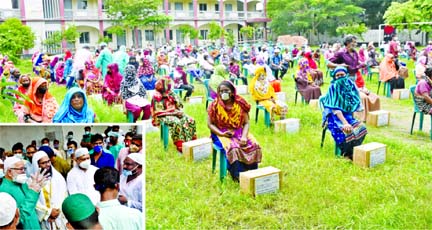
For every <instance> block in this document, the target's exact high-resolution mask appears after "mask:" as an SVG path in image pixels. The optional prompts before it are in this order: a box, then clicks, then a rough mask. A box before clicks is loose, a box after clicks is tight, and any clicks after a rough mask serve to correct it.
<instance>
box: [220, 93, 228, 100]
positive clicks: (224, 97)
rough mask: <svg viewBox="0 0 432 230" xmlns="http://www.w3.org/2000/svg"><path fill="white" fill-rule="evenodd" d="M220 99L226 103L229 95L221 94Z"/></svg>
mask: <svg viewBox="0 0 432 230" xmlns="http://www.w3.org/2000/svg"><path fill="white" fill-rule="evenodd" d="M221 98H222V100H224V101H226V100H228V99H229V98H230V95H229V93H222V94H221Z"/></svg>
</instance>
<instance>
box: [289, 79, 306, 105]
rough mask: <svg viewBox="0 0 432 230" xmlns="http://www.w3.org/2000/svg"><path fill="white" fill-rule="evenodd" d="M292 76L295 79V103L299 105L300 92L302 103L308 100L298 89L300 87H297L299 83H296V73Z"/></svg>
mask: <svg viewBox="0 0 432 230" xmlns="http://www.w3.org/2000/svg"><path fill="white" fill-rule="evenodd" d="M292 78H293V80H294V89H295V97H294V104H296V105H297V97H298V95H299V94H300V96H301V100H302V103H303V104H305V103H306V101H305V99H304V97H303V95H301V93H300V92H299V91H298V88H297V84H296V80H295V76H294V74H292Z"/></svg>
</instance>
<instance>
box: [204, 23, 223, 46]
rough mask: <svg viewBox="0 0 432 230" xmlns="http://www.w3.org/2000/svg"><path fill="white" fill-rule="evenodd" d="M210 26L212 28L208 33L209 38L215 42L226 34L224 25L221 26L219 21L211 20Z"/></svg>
mask: <svg viewBox="0 0 432 230" xmlns="http://www.w3.org/2000/svg"><path fill="white" fill-rule="evenodd" d="M209 27H210V29H209V33H208V38H209V39H210V40H211V41H213V42H214V41H216V40H217V39H220V38H221V37H222V35H223V34H224V30H223V28H222V26H220V25H219V23H217V22H210V23H209Z"/></svg>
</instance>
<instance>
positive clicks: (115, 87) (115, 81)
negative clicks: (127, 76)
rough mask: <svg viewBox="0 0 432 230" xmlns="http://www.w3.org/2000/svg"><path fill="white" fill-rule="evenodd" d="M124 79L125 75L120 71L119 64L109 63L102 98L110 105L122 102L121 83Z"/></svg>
mask: <svg viewBox="0 0 432 230" xmlns="http://www.w3.org/2000/svg"><path fill="white" fill-rule="evenodd" d="M122 80H123V76H122V75H121V74H120V73H119V68H118V64H117V63H111V64H108V71H107V74H106V76H105V80H104V81H105V82H104V85H103V87H102V98H103V99H104V100H105V101H106V102H107V103H108V105H112V104H113V103H116V104H120V103H121V101H122V100H121V95H120V83H121V82H122Z"/></svg>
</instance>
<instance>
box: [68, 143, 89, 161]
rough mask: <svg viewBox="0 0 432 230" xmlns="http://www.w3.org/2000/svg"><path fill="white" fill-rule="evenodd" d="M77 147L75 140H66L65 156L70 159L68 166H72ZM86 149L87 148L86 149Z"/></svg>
mask: <svg viewBox="0 0 432 230" xmlns="http://www.w3.org/2000/svg"><path fill="white" fill-rule="evenodd" d="M77 148H78V144H77V143H76V142H75V141H68V142H67V147H66V149H67V152H66V154H67V156H68V159H70V166H71V167H73V166H74V160H75V151H76V150H77ZM87 150H88V149H87Z"/></svg>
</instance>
